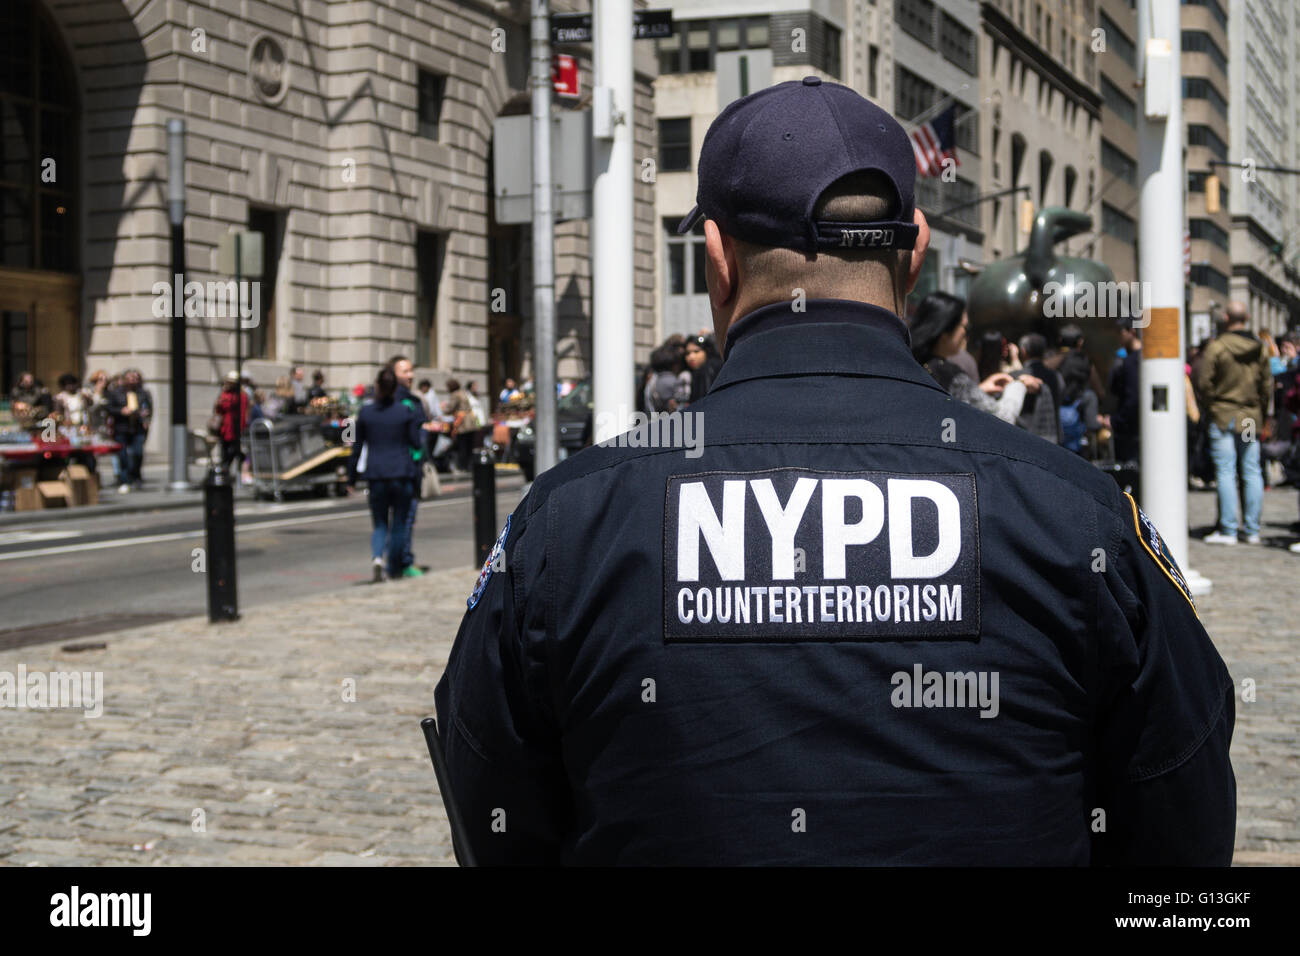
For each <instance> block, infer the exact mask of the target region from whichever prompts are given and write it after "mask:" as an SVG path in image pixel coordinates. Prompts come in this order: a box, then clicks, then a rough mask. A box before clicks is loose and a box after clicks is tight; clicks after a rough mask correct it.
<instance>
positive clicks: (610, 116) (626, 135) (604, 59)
mask: <svg viewBox="0 0 1300 956" xmlns="http://www.w3.org/2000/svg"><path fill="white" fill-rule="evenodd" d="M592 39H593V40H594V51H593V53H594V59H595V64H594V66H595V90H594V91H593V96H592V132H593V137H594V142H593V144H592V148H593V155H592V169H593V171H594V174H595V183H594V185H593V193H592V220H591V250H592V251H591V276H592V279H591V284H592V296H591V335H592V400H593V404H594V406H595V408H594V412H595V431H596V434H595V440H596V441H604V440H605V439H607V438H612V437H613V436H614V435H616V434H618V433H619V432H620V431H623V430H625V428H626V424H625V423H626V421H627V418H628V416H629V413H630V411H631V409H632V407H633V405H632V401H633V383H632V376H633V338H632V327H633V314H634V313H633V303H634V299H633V268H632V265H633V215H634V214H633V193H632V190H633V185H634V179H633V175H634V168H633V159H632V127H633V123H632V95H633V88H632V0H595V7H594V10H593V22H592Z"/></svg>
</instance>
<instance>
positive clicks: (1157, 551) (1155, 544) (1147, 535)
mask: <svg viewBox="0 0 1300 956" xmlns="http://www.w3.org/2000/svg"><path fill="white" fill-rule="evenodd" d="M1124 497H1125V498H1127V499H1128V503H1129V504H1130V505H1131V506H1132V507H1133V528H1134V530H1135V531H1137V538H1138V540H1139V541H1141V542H1142V550H1143V551H1145V552H1146V553H1147V554H1148V555H1149V556H1150V558H1151V560H1152V561H1154V562H1155V563H1156V564H1157V565H1159V567H1160V570H1161V571H1163V572H1164V573H1165V577H1167V578H1168V579H1169V580H1170V581H1172V582H1173V583H1174V587H1176V588H1178V590H1179V591H1181V592H1182V593H1183V597H1185V598H1187V603H1188V604H1190V605H1191V606H1192V610H1193V611H1196V602H1195V601H1193V600H1192V589H1191V588H1190V587H1188V586H1187V579H1186V578H1184V577H1183V572H1182V571H1180V570H1179V569H1178V563H1177V562H1176V561H1175V560H1174V556H1173V555H1172V554H1170V552H1169V546H1168V545H1167V544H1165V539H1164V538H1162V537H1161V536H1160V532H1159V531H1157V530H1156V526H1155V524H1154V523H1152V521H1151V519H1150V518H1148V517H1147V516H1146V512H1144V511H1143V510H1142V509H1141V508H1139V507H1138V504H1137V502H1136V501H1134V500H1133V496H1132V495H1130V494H1129V493H1128V492H1125V493H1124ZM1197 616H1198V617H1199V616H1200V612H1199V611H1198V612H1197Z"/></svg>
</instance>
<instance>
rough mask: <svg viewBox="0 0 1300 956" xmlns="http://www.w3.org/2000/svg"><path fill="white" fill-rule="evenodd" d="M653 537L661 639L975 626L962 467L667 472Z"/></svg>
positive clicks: (867, 634) (878, 637) (976, 577)
mask: <svg viewBox="0 0 1300 956" xmlns="http://www.w3.org/2000/svg"><path fill="white" fill-rule="evenodd" d="M663 546H664V561H663V567H664V586H663V594H664V608H663V615H664V641H665V642H666V643H675V642H687V641H711V642H728V643H730V642H741V641H916V640H953V639H960V638H966V639H973V638H978V636H979V633H980V543H979V517H978V504H977V495H976V488H975V476H974V475H970V474H962V475H950V474H935V475H902V474H893V473H884V472H876V471H869V472H818V471H811V470H808V469H805V468H772V469H768V470H765V471H753V472H706V473H703V474H696V475H681V476H677V477H674V478H671V479H670V480H669V482H668V493H667V500H666V501H665V504H664V545H663Z"/></svg>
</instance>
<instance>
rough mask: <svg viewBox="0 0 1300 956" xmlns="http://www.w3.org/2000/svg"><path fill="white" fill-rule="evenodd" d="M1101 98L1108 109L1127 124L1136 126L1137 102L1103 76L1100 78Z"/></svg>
mask: <svg viewBox="0 0 1300 956" xmlns="http://www.w3.org/2000/svg"><path fill="white" fill-rule="evenodd" d="M1101 98H1102V101H1103V102H1104V103H1105V104H1106V108H1107V109H1108V110H1110V111H1111V112H1112V113H1114V114H1115V115H1116V116H1118V117H1119V118H1120V119H1122V120H1123V121H1124V122H1125V123H1128V125H1129V126H1134V127H1136V126H1137V103H1136V102H1135V101H1134V100H1132V99H1130V98H1129V97H1128V96H1125V95H1124V93H1122V92H1121V91H1120V88H1119V87H1118V86H1116V85H1115V84H1114V83H1112V82H1111V81H1110V80H1108V79H1107V78H1106V77H1104V76H1103V77H1102V78H1101Z"/></svg>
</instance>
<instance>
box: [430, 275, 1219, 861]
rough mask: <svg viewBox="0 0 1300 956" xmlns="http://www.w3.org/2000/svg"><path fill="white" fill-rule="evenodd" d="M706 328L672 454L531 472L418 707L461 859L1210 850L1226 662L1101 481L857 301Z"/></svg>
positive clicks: (1152, 541) (1041, 857)
mask: <svg viewBox="0 0 1300 956" xmlns="http://www.w3.org/2000/svg"><path fill="white" fill-rule="evenodd" d="M728 343H729V351H728V355H727V359H726V362H725V364H724V365H723V367H722V370H721V371H720V373H719V375H718V377H717V379H716V381H715V382H714V383H713V386H712V389H711V390H710V392H709V394H708V396H707V397H705V398H704V399H702V400H701V401H699V402H698V403H695V404H693V405H692V406H691V409H690V412H691V413H696V415H695V418H694V419H693V421H694V422H695V427H696V432H695V433H694V435H693V436H691V435H690V434H689V433H686V432H683V434H686V435H687V437H693V438H694V439H699V438H701V437H702V439H703V441H702V447H703V451H702V454H698V456H696V457H691V456H692V455H694V454H696V453H695V452H694V451H692V450H690V449H683V447H682V444H683V442H681V441H679V442H678V444H677V447H630V446H631V445H633V444H634V443H646V442H652V441H659V442H660V443H661V444H662V443H663V439H664V438H667V439H669V440H671V439H672V438H673V435H671V434H670V435H667V436H665V435H664V434H663V433H662V428H663V426H662V423H660V424H659V425H657V426H655V427H657V428H659V429H660V431H659V432H658V437H657V438H656V436H655V434H652V432H653V431H654V429H653V428H652V426H642V427H641V429H639V430H634V431H633V432H631V433H628V434H627V435H626V436H625V437H624V442H625V444H626V445H627V446H629V447H617V446H614V445H610V446H604V445H602V446H597V447H593V448H591V449H588V450H586V451H584V452H582V453H581V454H579V455H576V456H574V457H572V458H570V459H568V460H566V461H563V462H561V463H560V464H559V465H557V466H556V467H554V468H552V469H551V470H549V471H548V472H546V473H544V474H542V475H540V476H539V477H538V479H537V481H536V482H535V483H534V485H533V487H532V489H531V490H530V492H529V493H528V495H527V496H526V497H525V499H524V501H523V502H522V503H521V504H520V506H519V508H518V509H517V510H516V511H515V512H514V514H513V515H512V516H511V517H510V520H509V522H508V524H507V526H506V529H505V531H504V532H503V534H502V538H501V539H500V541H499V549H498V550H499V551H500V554H499V556H498V557H497V558H495V559H490V560H489V562H488V564H487V565H485V567H484V571H483V574H482V575H481V576H480V583H479V586H478V587H477V588H476V589H475V593H474V595H472V596H471V598H470V602H469V603H470V604H471V605H472V606H471V608H470V609H469V610H468V611H467V613H466V615H465V618H464V621H463V622H462V624H461V627H460V631H459V633H458V635H457V637H456V643H455V646H454V648H453V650H452V653H451V658H450V661H449V663H448V666H447V670H446V673H445V674H444V676H443V678H442V681H441V682H440V684H439V685H438V688H437V692H436V701H437V712H438V717H439V719H440V724H441V732H442V734H443V741H444V747H445V751H446V755H447V762H448V765H449V772H450V778H451V781H452V789H453V791H454V795H455V799H456V800H457V801H458V802H459V805H460V809H461V812H462V814H463V816H464V817H465V818H466V821H467V825H468V829H469V839H470V841H471V843H472V844H473V849H474V851H475V853H476V855H477V858H478V861H479V862H480V863H488V864H493V863H572V864H723V865H726V864H800V863H840V864H982V865H997V864H1049V865H1051V864H1065V865H1080V864H1098V863H1120V864H1126V863H1127V864H1184V863H1185V864H1218V865H1226V864H1227V863H1229V861H1230V860H1231V857H1232V848H1233V830H1234V825H1235V815H1236V806H1235V804H1236V791H1235V781H1234V779H1233V775H1232V769H1231V766H1230V764H1229V762H1228V744H1229V740H1230V737H1231V733H1232V725H1233V717H1234V696H1233V686H1232V682H1231V678H1230V677H1229V675H1228V672H1227V669H1226V668H1225V666H1224V664H1223V661H1222V660H1221V658H1220V657H1219V654H1218V653H1217V652H1216V650H1215V648H1214V646H1213V645H1212V644H1211V642H1210V639H1209V637H1208V636H1207V635H1206V633H1205V630H1204V629H1203V628H1202V626H1201V624H1200V622H1199V621H1198V619H1197V615H1196V612H1195V610H1194V608H1193V605H1192V602H1191V599H1190V597H1189V596H1188V595H1187V594H1186V593H1185V592H1184V587H1185V586H1184V585H1183V584H1182V579H1181V575H1180V574H1179V572H1178V569H1177V567H1176V565H1174V564H1173V562H1172V561H1171V560H1170V559H1169V558H1168V552H1167V550H1166V549H1165V547H1164V545H1163V543H1162V542H1161V540H1160V538H1159V536H1158V534H1157V533H1156V532H1155V530H1154V529H1153V528H1151V527H1150V526H1149V523H1148V522H1146V521H1145V516H1143V515H1142V514H1141V513H1140V512H1139V511H1138V509H1137V507H1136V505H1135V504H1134V503H1133V502H1132V500H1131V499H1129V498H1128V497H1126V496H1125V495H1123V494H1122V493H1121V492H1120V491H1119V490H1118V489H1117V487H1116V485H1115V483H1114V481H1113V480H1112V479H1111V478H1110V477H1108V476H1107V475H1105V474H1103V473H1102V472H1100V471H1098V470H1097V469H1095V468H1094V467H1092V466H1091V465H1089V464H1088V463H1086V462H1084V461H1083V460H1081V459H1080V458H1079V457H1078V456H1076V455H1073V454H1071V453H1070V452H1068V451H1064V450H1062V449H1061V448H1058V447H1056V446H1054V445H1051V444H1050V443H1048V442H1045V441H1042V440H1041V439H1038V438H1035V437H1033V436H1031V435H1028V434H1026V433H1024V432H1022V431H1019V430H1017V429H1016V428H1014V427H1012V426H1009V425H1006V424H1003V423H1002V422H999V421H997V420H996V419H994V418H993V417H991V416H989V415H986V414H984V413H982V412H979V411H976V410H974V409H972V408H969V407H967V406H965V405H962V404H960V403H957V402H955V401H953V400H952V399H950V398H949V397H948V396H947V394H946V393H944V392H943V391H942V390H941V389H940V388H939V387H938V386H937V385H936V383H935V382H934V381H933V380H932V379H931V378H930V377H929V376H928V375H927V374H926V372H925V371H924V370H923V369H922V368H920V367H919V366H918V365H917V364H916V362H915V361H914V360H913V359H912V357H911V354H910V352H909V349H908V342H907V331H906V329H905V327H904V326H903V324H902V322H901V321H900V320H899V319H898V318H897V317H896V316H894V315H893V314H891V313H889V312H887V311H885V310H883V309H879V308H876V307H874V306H870V305H865V304H862V303H856V302H845V301H840V300H810V301H808V303H807V311H806V312H805V313H793V312H792V311H791V309H790V306H789V304H788V303H783V304H778V305H772V306H765V307H763V308H761V309H758V310H757V311H755V312H753V313H751V314H750V315H748V316H746V317H745V318H744V319H742V320H741V321H740V322H738V323H736V324H735V325H734V326H733V328H732V330H731V332H730V334H729V337H728ZM680 421H681V419H680V416H679V423H680ZM701 427H702V435H701V434H700V432H699V428H701ZM679 437H680V436H679ZM692 444H694V442H692Z"/></svg>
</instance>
